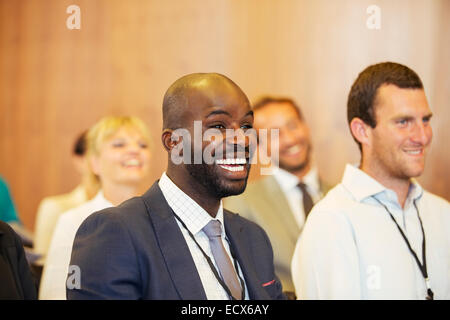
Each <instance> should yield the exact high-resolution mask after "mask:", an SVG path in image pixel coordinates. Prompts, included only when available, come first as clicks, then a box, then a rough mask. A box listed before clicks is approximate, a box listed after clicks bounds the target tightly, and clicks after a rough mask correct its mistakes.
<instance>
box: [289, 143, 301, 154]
mask: <svg viewBox="0 0 450 320" xmlns="http://www.w3.org/2000/svg"><path fill="white" fill-rule="evenodd" d="M300 149H301V148H300V146H299V145H295V146H293V147H290V148H289V149H287V153H289V154H294V153H297V152H299V151H300Z"/></svg>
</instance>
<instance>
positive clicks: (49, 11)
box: [0, 0, 450, 229]
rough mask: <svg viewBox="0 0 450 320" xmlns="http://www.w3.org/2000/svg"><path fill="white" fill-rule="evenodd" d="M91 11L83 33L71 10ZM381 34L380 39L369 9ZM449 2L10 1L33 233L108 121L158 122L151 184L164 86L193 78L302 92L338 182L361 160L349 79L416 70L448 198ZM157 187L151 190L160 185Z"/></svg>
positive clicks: (0, 48) (2, 152) (22, 183)
mask: <svg viewBox="0 0 450 320" xmlns="http://www.w3.org/2000/svg"><path fill="white" fill-rule="evenodd" d="M71 4H76V5H78V6H79V7H80V8H81V30H69V29H67V28H66V19H67V18H68V17H69V14H67V13H66V8H67V7H68V6H69V5H71ZM372 4H375V5H378V6H379V7H380V9H381V29H380V30H369V29H368V28H367V27H366V20H367V19H368V18H369V14H367V13H366V9H367V7H368V6H369V5H372ZM449 31H450V1H448V0H408V1H407V0H396V1H388V0H378V1H377V0H368V1H365V0H319V1H309V0H189V1H186V0H178V1H175V0H168V1H160V0H151V1H150V0H141V1H139V0H127V1H124V0H0V174H1V175H2V176H4V177H5V178H6V180H7V181H8V182H9V184H10V186H11V190H12V193H13V196H14V199H15V201H16V204H17V206H18V209H19V213H20V216H21V219H22V220H23V221H24V223H25V225H26V226H27V227H28V228H30V229H32V228H33V227H34V219H35V212H36V208H37V205H38V203H39V200H40V199H41V198H42V197H44V196H48V195H53V194H58V193H63V192H67V191H69V190H71V189H72V188H73V187H74V186H75V185H76V184H77V182H78V181H77V175H76V174H75V172H74V170H73V167H72V164H71V162H70V152H71V147H72V143H73V141H74V139H75V137H76V135H77V134H78V133H79V132H80V131H81V130H83V129H85V128H87V127H88V126H90V125H91V124H92V123H94V122H95V121H96V120H98V119H99V118H100V117H101V116H103V115H107V114H133V115H137V116H140V117H142V118H143V119H144V120H145V121H146V122H147V123H148V124H149V126H151V131H152V133H153V136H154V140H155V144H156V146H157V147H156V150H155V151H154V154H153V170H152V180H153V179H156V178H157V177H158V176H159V175H160V174H161V172H162V171H163V170H164V168H165V164H164V163H165V161H166V155H165V153H164V151H163V148H162V147H161V146H160V142H159V141H160V131H161V102H162V97H163V94H164V92H165V90H166V88H167V87H168V86H169V85H170V84H171V83H172V82H173V81H174V80H176V79H177V78H178V77H180V76H182V75H184V74H187V73H191V72H209V71H215V72H220V73H224V74H226V75H228V76H229V77H230V78H232V79H233V80H234V81H236V82H237V83H238V84H239V85H240V86H241V87H242V88H243V89H244V91H245V92H246V93H247V94H248V96H249V98H250V99H251V100H254V99H255V98H257V97H259V96H260V95H263V94H268V93H269V94H277V95H287V96H292V97H294V98H295V99H296V100H298V102H299V103H300V104H301V105H302V107H303V110H304V113H305V116H306V118H307V120H308V121H309V123H310V126H311V128H312V132H313V142H314V147H315V159H316V162H317V164H318V166H319V169H320V171H321V173H322V175H323V177H324V178H325V180H327V181H328V182H330V183H336V182H338V181H339V179H340V177H341V175H342V172H343V168H344V166H345V163H347V162H356V161H358V159H359V153H358V149H357V147H356V145H355V144H354V142H353V140H352V139H351V137H350V134H349V130H348V128H347V123H346V97H347V94H348V91H349V88H350V86H351V83H352V82H353V80H354V79H355V78H356V76H357V74H358V73H359V72H360V71H361V70H362V69H363V68H364V67H366V66H367V65H369V64H372V63H376V62H380V61H386V60H391V61H397V62H400V63H404V64H407V65H408V66H410V67H412V68H413V69H415V70H416V71H417V72H418V73H419V74H420V76H421V77H422V80H423V82H424V84H425V87H426V92H427V95H428V97H429V101H430V103H431V107H432V110H433V112H434V113H435V117H434V119H433V120H432V121H433V122H432V123H433V127H434V142H433V146H432V150H431V153H430V155H429V158H428V163H427V169H426V172H425V174H424V176H423V177H422V178H421V179H420V181H421V182H422V184H423V185H424V186H425V187H426V188H428V189H429V190H431V191H432V192H435V193H437V194H439V195H441V196H443V197H445V198H447V199H450V179H449V178H450V170H449V169H448V165H449V162H450V148H449V140H450V134H449V132H448V127H449V122H450V121H449V120H450V108H449V101H450V79H449V74H450V62H449V61H450V40H449V39H450V37H449ZM151 182H152V181H149V185H150V183H151Z"/></svg>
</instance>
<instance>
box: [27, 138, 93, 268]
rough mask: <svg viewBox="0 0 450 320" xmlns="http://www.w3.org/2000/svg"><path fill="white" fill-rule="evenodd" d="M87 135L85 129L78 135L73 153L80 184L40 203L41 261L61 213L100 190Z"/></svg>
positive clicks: (38, 246)
mask: <svg viewBox="0 0 450 320" xmlns="http://www.w3.org/2000/svg"><path fill="white" fill-rule="evenodd" d="M86 135H87V131H84V132H83V133H81V134H80V135H79V136H78V138H77V139H76V141H75V144H74V146H73V153H72V155H73V156H72V160H73V164H74V166H75V168H76V170H77V171H78V173H79V174H80V176H81V182H80V184H79V185H78V186H77V187H76V188H75V189H73V190H72V191H71V192H69V193H66V194H61V195H57V196H51V197H47V198H44V199H43V200H42V201H41V203H40V204H39V207H38V211H37V215H36V227H35V236H34V252H35V253H37V254H40V255H42V257H43V258H42V259H41V263H43V261H44V259H45V256H46V254H47V251H48V248H49V246H50V241H51V239H52V236H53V231H54V229H55V226H56V222H57V221H58V218H59V217H60V215H61V214H62V213H63V212H66V211H67V210H70V209H72V208H75V207H78V206H79V205H81V204H83V203H85V202H86V201H88V200H90V199H92V198H93V197H94V196H95V195H96V194H97V192H98V189H99V185H98V181H97V179H96V178H95V177H94V175H93V174H92V171H91V169H90V166H89V163H88V160H87V157H86V144H87V142H86Z"/></svg>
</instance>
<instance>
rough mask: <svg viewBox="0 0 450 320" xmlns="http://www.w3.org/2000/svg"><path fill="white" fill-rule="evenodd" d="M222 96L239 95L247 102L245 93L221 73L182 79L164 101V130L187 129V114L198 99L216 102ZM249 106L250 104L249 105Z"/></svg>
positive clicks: (196, 75) (171, 89) (198, 74)
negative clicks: (216, 98) (218, 96)
mask: <svg viewBox="0 0 450 320" xmlns="http://www.w3.org/2000/svg"><path fill="white" fill-rule="evenodd" d="M220 94H228V95H239V96H241V98H244V99H245V100H247V102H248V99H247V96H246V95H245V93H244V92H243V91H242V90H241V88H239V86H238V85H237V84H235V83H234V82H233V81H232V80H231V79H229V78H227V77H226V76H224V75H222V74H219V73H192V74H188V75H186V76H183V77H181V78H180V79H178V80H177V81H175V82H174V83H173V84H172V85H171V86H170V87H169V89H167V91H166V94H165V95H164V100H163V129H172V130H174V129H178V128H182V127H185V126H186V125H185V116H184V115H185V113H186V112H189V111H192V108H193V107H195V106H196V104H197V103H198V98H199V97H201V98H203V100H204V101H207V100H211V101H214V100H215V99H214V98H215V97H216V96H217V95H220ZM248 104H249V103H248Z"/></svg>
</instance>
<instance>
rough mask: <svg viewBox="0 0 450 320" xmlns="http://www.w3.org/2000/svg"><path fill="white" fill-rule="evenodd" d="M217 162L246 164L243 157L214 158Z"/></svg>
mask: <svg viewBox="0 0 450 320" xmlns="http://www.w3.org/2000/svg"><path fill="white" fill-rule="evenodd" d="M216 163H217V164H219V165H220V164H246V163H247V160H245V158H238V159H218V160H216Z"/></svg>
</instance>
